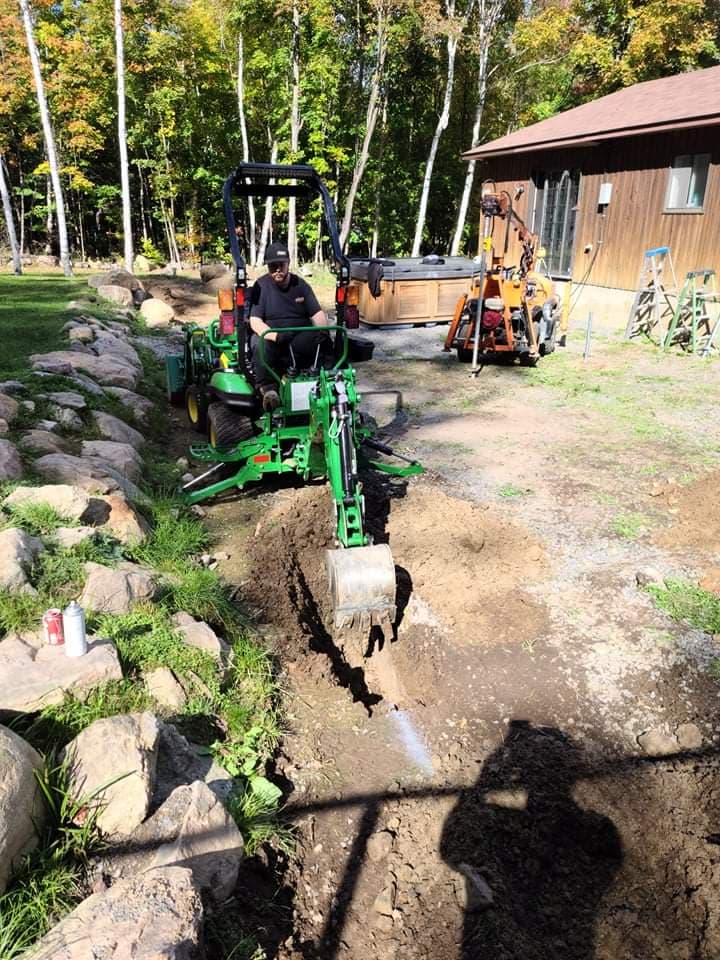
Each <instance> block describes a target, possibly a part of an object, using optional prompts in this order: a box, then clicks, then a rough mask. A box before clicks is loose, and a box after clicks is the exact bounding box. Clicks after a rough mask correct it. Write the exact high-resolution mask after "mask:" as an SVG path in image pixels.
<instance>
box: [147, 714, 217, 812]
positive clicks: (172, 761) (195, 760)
mask: <svg viewBox="0 0 720 960" xmlns="http://www.w3.org/2000/svg"><path fill="white" fill-rule="evenodd" d="M196 780H202V781H203V783H205V784H207V786H208V787H209V788H210V789H211V790H212V792H213V793H214V794H215V796H216V797H217V798H218V799H219V800H221V801H223V803H224V802H225V801H227V799H228V797H229V796H230V794H231V793H232V790H233V779H232V777H231V776H230V774H229V773H228V772H227V771H226V770H224V769H223V768H222V767H221V766H220V764H218V763H216V762H215V760H213V758H212V757H210V756H208V754H207V752H206V751H205V750H204V748H202V747H198V746H196V745H195V744H193V743H190V742H189V741H188V740H187V739H186V738H185V737H184V736H183V735H182V734H181V733H180V731H179V730H178V729H177V727H175V726H173V725H172V724H171V723H161V724H160V753H159V756H158V766H157V785H156V787H155V795H154V797H153V801H152V805H153V807H154V808H157V807H158V806H159V805H160V804H161V803H163V802H164V801H165V800H167V798H168V797H169V796H170V794H171V793H172V792H173V790H175V788H176V787H179V786H182V785H183V784H189V783H193V782H194V781H196Z"/></svg>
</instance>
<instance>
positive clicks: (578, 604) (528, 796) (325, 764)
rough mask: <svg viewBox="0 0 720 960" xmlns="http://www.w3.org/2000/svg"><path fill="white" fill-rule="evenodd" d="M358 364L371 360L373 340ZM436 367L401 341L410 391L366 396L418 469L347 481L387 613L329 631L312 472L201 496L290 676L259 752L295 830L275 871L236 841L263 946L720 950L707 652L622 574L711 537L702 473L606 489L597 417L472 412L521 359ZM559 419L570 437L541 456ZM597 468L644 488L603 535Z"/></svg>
mask: <svg viewBox="0 0 720 960" xmlns="http://www.w3.org/2000/svg"><path fill="white" fill-rule="evenodd" d="M410 352H412V351H410ZM386 359H387V358H386ZM420 359H424V358H420ZM405 369H407V368H405ZM428 370H429V373H428ZM366 371H367V372H366V373H365V376H366V379H367V382H368V383H369V384H370V385H371V386H380V387H382V386H384V385H385V379H384V378H386V376H387V365H385V366H384V367H383V366H382V365H378V366H377V367H374V365H369V366H368V368H366ZM456 371H457V368H456V367H455V368H453V367H447V366H446V367H443V366H442V365H441V364H438V363H437V362H433V363H432V365H431V366H430V367H429V368H428V367H427V366H422V367H421V366H420V365H418V367H417V369H416V370H414V371H413V375H412V376H410V375H406V382H405V383H404V384H403V386H404V389H405V399H406V401H409V402H407V406H406V412H404V413H402V415H400V416H398V415H397V411H395V413H393V414H388V421H389V422H388V424H387V425H386V432H387V435H388V436H390V437H392V438H393V439H394V441H397V442H400V443H401V444H402V445H403V449H404V450H405V452H409V453H412V454H413V455H416V456H419V457H420V458H421V459H423V460H425V461H426V462H429V463H430V464H431V465H432V466H433V467H434V469H433V470H432V471H431V472H430V474H429V475H428V476H426V477H424V478H422V479H419V480H411V481H409V482H405V481H403V482H400V481H388V480H379V479H377V478H376V477H367V478H365V494H366V499H367V503H368V511H369V527H370V529H371V532H372V533H373V535H374V537H375V539H376V540H378V541H380V542H383V541H385V540H387V541H388V542H389V543H390V544H391V548H392V551H393V557H394V560H395V564H396V574H397V587H398V606H399V613H398V619H397V621H396V623H395V625H394V628H393V629H392V630H388V631H385V632H384V633H379V632H378V631H377V630H375V631H373V632H372V633H371V634H370V635H358V634H357V633H353V632H348V633H345V634H339V635H336V634H335V633H334V631H333V629H332V626H331V616H330V609H329V605H328V598H327V589H326V584H325V570H324V551H325V549H326V548H327V547H328V546H331V543H332V525H331V518H330V516H331V515H330V501H329V495H328V492H327V490H326V489H325V487H324V486H323V485H313V486H309V487H305V488H300V487H293V486H287V485H282V484H281V485H277V486H275V487H273V488H269V487H266V488H263V489H262V490H259V491H250V492H248V493H246V494H244V495H243V496H242V497H241V498H236V499H233V498H229V499H227V500H226V501H225V502H222V503H218V504H216V505H213V506H211V507H210V509H209V523H210V526H211V529H212V531H213V532H214V534H215V535H216V537H217V538H218V540H219V543H220V549H222V550H223V551H225V552H227V553H228V554H229V555H230V559H229V560H227V561H224V562H223V563H222V564H221V568H222V572H223V574H224V575H225V577H226V578H227V579H228V580H230V581H232V582H233V583H234V584H235V585H236V586H237V599H238V602H239V603H240V604H241V605H242V606H243V607H245V609H246V610H248V612H249V613H250V615H251V616H252V617H253V618H254V619H255V620H256V621H257V622H258V623H260V624H261V625H262V626H261V630H262V631H263V632H264V634H265V636H266V639H267V641H268V642H269V643H270V644H271V645H272V646H273V648H274V651H275V653H276V655H277V658H278V662H279V663H280V665H281V670H282V673H281V682H282V684H283V686H284V688H285V690H286V694H287V710H288V718H287V719H288V723H287V733H286V736H285V738H284V741H283V744H282V747H281V751H280V755H279V756H278V758H277V761H276V767H275V770H274V771H273V774H274V776H275V777H276V779H277V781H278V782H279V783H280V784H281V785H282V786H283V787H284V790H285V793H286V798H287V807H286V814H287V816H288V818H289V820H290V821H291V822H292V823H293V824H294V826H295V829H296V836H297V851H296V855H295V856H294V857H293V858H292V859H291V861H290V862H289V863H286V864H284V865H283V866H282V869H280V870H278V871H277V872H275V873H273V869H274V866H277V865H275V864H274V863H273V862H262V859H261V860H260V861H258V859H257V858H255V860H254V861H249V862H248V863H246V867H245V873H244V877H243V881H242V883H243V886H242V890H241V894H240V897H239V899H240V902H242V903H244V909H246V911H247V916H248V922H250V921H251V925H252V928H253V929H254V930H255V931H256V932H258V931H259V934H260V939H261V942H262V943H263V945H264V947H265V950H266V952H267V956H268V957H269V958H278V960H300V958H317V960H333V958H336V957H337V958H351V960H360V958H363V960H365V958H372V957H377V958H394V957H396V958H401V957H402V958H413V960H414V958H418V960H419V958H424V960H446V958H447V960H520V958H523V960H525V958H528V960H541V958H542V960H555V958H557V960H561V958H562V960H639V958H642V960H716V958H719V957H720V833H719V831H720V763H719V762H718V756H717V744H718V734H719V733H720V727H719V726H718V720H717V704H718V686H717V682H716V681H715V680H713V678H712V677H711V676H710V675H709V673H708V669H707V668H708V664H709V663H710V660H711V659H712V658H713V657H714V656H717V654H718V652H720V651H718V649H717V646H714V645H713V644H714V641H713V640H712V639H711V638H710V637H707V636H704V635H701V634H699V633H698V631H693V630H691V629H689V628H688V627H687V626H682V625H677V624H673V623H671V622H670V621H669V620H668V619H667V617H666V616H665V615H664V614H662V613H661V612H660V611H658V610H657V609H656V608H655V607H654V606H653V604H652V602H651V600H650V599H649V597H648V596H647V595H646V594H645V593H643V592H642V591H639V590H638V589H637V587H636V585H635V572H636V571H637V570H638V569H639V568H642V567H643V566H646V565H649V564H654V565H655V566H660V567H661V569H662V570H663V572H665V573H667V574H678V573H685V574H688V573H690V574H692V575H697V573H698V572H702V568H704V565H707V564H708V563H712V562H713V560H714V559H715V560H717V557H716V554H715V553H714V552H713V548H709V547H708V540H707V518H708V517H710V516H711V513H712V511H711V512H710V513H708V511H706V512H705V515H704V516H705V520H704V521H703V520H702V519H700V518H699V517H698V510H699V509H700V508H701V507H702V506H703V505H705V504H706V503H707V502H708V491H712V490H713V489H715V486H716V483H717V475H715V477H713V476H712V475H709V476H703V477H701V478H700V479H699V480H698V481H697V484H698V485H700V486H698V487H697V488H696V487H695V486H693V485H692V484H691V485H689V486H688V485H687V484H686V485H685V486H684V487H683V488H682V491H681V492H680V494H679V495H678V491H677V489H676V486H677V485H676V484H674V483H673V482H672V478H670V482H668V483H667V484H665V485H664V486H663V488H662V492H661V494H658V493H657V491H655V490H652V489H651V488H652V486H653V485H657V484H656V481H655V480H654V479H652V482H651V479H650V478H649V479H648V481H647V483H644V482H643V483H640V484H639V483H638V482H637V473H636V474H635V477H636V479H635V483H634V484H633V485H632V491H630V488H629V486H628V488H627V491H626V490H625V488H624V487H623V482H624V480H625V478H627V477H628V476H629V475H630V474H629V471H632V470H633V469H636V467H634V465H632V464H630V465H629V463H628V462H627V461H620V462H615V461H613V460H612V458H608V457H603V456H599V455H598V454H597V446H595V447H594V448H593V456H586V455H585V453H584V446H583V444H584V443H586V442H587V438H588V437H594V436H602V435H604V433H605V434H606V433H607V428H606V423H605V421H603V420H602V419H597V420H595V419H593V416H594V415H593V416H590V415H588V413H587V411H586V410H582V411H579V412H578V411H574V410H572V409H568V410H564V411H563V413H564V417H563V422H562V426H561V428H560V432H559V433H558V435H557V441H556V444H555V445H553V428H552V425H550V429H549V430H546V436H545V437H544V438H543V441H544V442H543V443H542V444H535V445H532V446H530V445H529V444H528V433H527V431H528V421H527V418H522V417H519V418H518V419H517V421H513V420H512V419H510V420H508V419H504V420H502V427H501V428H498V424H499V422H500V421H498V418H497V416H495V415H494V413H493V411H494V410H495V409H497V408H498V391H505V392H506V393H507V396H505V397H504V398H503V402H504V403H505V404H506V407H505V409H518V410H522V409H523V396H522V395H521V394H520V392H519V391H521V390H522V382H520V381H518V380H517V379H516V378H513V379H509V378H505V379H503V377H504V374H507V371H505V372H504V373H503V371H499V370H498V371H491V372H490V374H489V376H490V378H491V379H489V380H488V381H486V382H485V384H484V385H483V384H481V385H480V386H479V389H478V391H477V401H476V403H475V404H474V406H473V407H472V408H468V404H467V399H466V398H467V390H468V388H467V384H466V382H465V378H464V377H463V380H462V381H461V380H460V379H459V377H458V376H457V373H456ZM418 372H420V376H418V375H417V373H418ZM394 378H395V380H396V381H397V380H402V378H403V368H397V369H396V370H394ZM448 384H449V386H448ZM489 387H491V388H492V389H489ZM453 391H454V393H453ZM435 395H437V396H440V397H441V398H442V403H443V404H445V403H448V404H449V405H452V404H454V406H451V410H452V412H451V413H450V414H449V422H451V424H452V427H453V432H454V434H453V435H454V436H455V437H458V436H461V437H463V439H464V440H465V442H466V444H467V445H468V446H467V449H466V450H465V451H458V450H457V449H453V457H451V458H448V457H447V450H444V451H443V450H440V454H441V457H440V458H438V457H437V453H438V447H437V439H436V438H437V435H438V423H439V422H440V421H441V417H439V416H438V408H437V406H436V407H435V408H433V406H432V402H431V404H430V408H429V412H428V413H427V414H424V413H422V412H421V413H417V414H416V413H413V412H412V410H413V407H412V402H413V401H414V399H415V398H416V397H417V399H418V400H419V401H425V400H427V398H428V396H429V397H430V399H431V401H432V398H433V396H435ZM448 395H450V399H449V400H448V399H447V398H448ZM536 398H537V393H535V394H534V399H535V400H536ZM417 409H422V405H420V406H419V407H418V408H417ZM534 409H538V407H537V403H536V404H535V407H534ZM485 411H487V412H485ZM440 413H441V414H442V415H443V416H445V413H444V411H443V410H442V408H441V410H440ZM483 418H485V419H483ZM463 420H465V422H466V426H465V429H464V432H463ZM530 422H532V421H530ZM381 425H382V424H381ZM484 425H487V426H488V428H489V430H490V435H493V447H492V451H491V453H492V457H493V460H494V463H495V468H494V472H493V470H488V469H487V466H488V464H487V459H488V452H487V448H486V447H483V445H482V443H483V439H482V438H483V435H487V430H486V429H485V426H484ZM573 437H574V438H576V439H575V440H574V441H573V443H575V444H576V446H575V448H574V452H573V453H572V455H568V454H563V453H559V450H560V444H562V443H569V439H568V438H573ZM531 439H532V438H530V440H531ZM631 452H632V453H633V455H635V456H638V457H639V456H640V452H639V451H638V450H637V449H635V450H634V451H632V450H631ZM455 454H458V456H455ZM664 454H665V455H666V456H667V457H668V459H670V458H671V457H676V456H679V454H676V452H675V451H673V450H667V451H664ZM627 455H628V456H630V453H628V454H627ZM558 457H560V459H561V460H562V461H563V471H562V478H561V481H560V482H559V480H558V462H559V461H558ZM443 459H444V460H445V461H452V463H453V467H452V469H450V468H448V469H444V468H443V466H442V461H443ZM458 461H459V466H458ZM529 463H530V464H531V465H532V467H531V470H529V469H528V464H529ZM503 470H506V471H507V473H503V472H502V471H503ZM508 473H509V476H510V477H513V476H516V477H518V476H519V477H525V476H527V478H528V479H527V481H525V482H526V484H527V486H528V487H529V486H530V484H532V486H533V489H532V490H530V491H529V492H528V494H527V496H526V495H525V494H524V492H523V496H520V495H518V496H517V497H512V498H509V497H507V496H506V495H505V494H504V493H503V492H500V493H499V492H498V491H499V490H502V488H501V486H500V485H501V481H502V480H503V477H507V476H508ZM489 477H490V478H491V480H489V479H488V478H489ZM643 484H644V485H643ZM703 484H704V485H705V486H702V485H703ZM598 487H600V488H611V489H613V491H614V493H616V492H617V491H620V495H621V496H622V497H625V498H626V499H625V500H621V501H620V502H621V506H622V508H623V509H628V510H629V509H640V508H642V509H647V511H648V513H649V514H650V513H651V512H652V516H653V517H655V518H656V521H655V526H654V527H653V529H652V531H650V532H648V534H647V536H644V537H641V538H640V539H639V540H638V541H637V542H625V541H624V540H622V538H620V537H619V536H617V535H615V534H613V533H612V527H611V526H608V520H609V513H608V510H607V500H606V499H603V498H601V497H598V498H597V500H593V499H591V498H589V497H588V490H594V489H597V488H598ZM678 496H679V499H678ZM638 504H639V506H638ZM714 516H715V514H714V513H712V517H714ZM712 517H711V519H712ZM713 522H714V521H713ZM703 524H705V533H703ZM673 530H675V534H676V535H673V532H672V531H673ZM667 538H669V539H667ZM693 565H694V566H693ZM698 565H699V566H698ZM695 568H697V569H695ZM648 731H650V732H651V733H653V734H658V733H659V734H664V735H665V737H666V738H667V737H670V738H674V740H673V743H674V744H675V748H674V753H673V755H672V756H667V755H655V754H662V750H660V749H658V750H657V751H654V752H653V751H652V750H643V749H641V747H640V745H639V740H638V738H639V737H641V735H642V734H643V733H646V732H648Z"/></svg>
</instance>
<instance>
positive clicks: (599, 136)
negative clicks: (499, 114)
mask: <svg viewBox="0 0 720 960" xmlns="http://www.w3.org/2000/svg"><path fill="white" fill-rule="evenodd" d="M718 124H720V113H717V114H714V115H712V116H705V117H702V118H699V119H696V120H681V121H672V122H670V123H653V124H648V125H647V126H644V127H632V128H630V129H628V128H625V129H617V130H606V131H603V132H602V133H592V134H585V135H582V136H578V137H564V138H562V139H560V140H544V141H543V140H539V141H537V142H536V143H524V144H521V145H519V146H517V147H513V146H508V147H498V148H497V149H493V148H492V141H491V143H489V144H487V145H486V146H484V147H483V146H481V147H476V148H475V149H474V150H466V151H465V153H463V154H462V159H463V160H485V159H486V158H490V157H512V156H515V155H516V154H521V153H538V152H540V151H541V150H562V149H563V147H579V146H584V147H592V146H595V145H596V144H598V143H600V142H601V141H603V140H619V139H620V138H625V137H639V136H646V135H647V134H651V133H667V132H672V131H674V130H688V129H690V128H692V127H712V126H717V125H718Z"/></svg>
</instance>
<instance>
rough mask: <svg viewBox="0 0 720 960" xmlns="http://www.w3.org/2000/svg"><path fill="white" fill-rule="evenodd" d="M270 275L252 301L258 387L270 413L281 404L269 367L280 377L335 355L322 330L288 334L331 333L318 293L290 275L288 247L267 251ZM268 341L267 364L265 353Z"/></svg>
mask: <svg viewBox="0 0 720 960" xmlns="http://www.w3.org/2000/svg"><path fill="white" fill-rule="evenodd" d="M265 263H266V264H267V268H268V272H267V274H266V275H265V276H263V277H258V279H257V280H256V281H255V283H254V285H253V288H252V295H251V298H250V327H251V329H252V331H253V333H254V334H255V335H256V336H254V337H253V341H252V361H253V370H254V372H255V384H256V386H257V388H258V390H259V391H260V394H261V396H262V400H263V409H264V410H274V409H275V408H276V407H277V406H278V405H279V403H280V397H279V395H278V392H277V389H276V386H277V384H276V381H275V380H273V377H272V374H271V373H270V371H269V370H268V369H267V366H270V367H272V369H273V370H274V371H275V372H276V373H278V374H280V373H282V372H284V371H285V370H286V369H287V367H288V365H289V364H290V363H293V361H294V366H295V367H296V368H297V369H298V370H301V369H307V368H308V367H312V365H313V364H314V363H315V360H316V358H317V359H318V361H321V360H323V359H324V357H325V355H326V354H327V353H328V352H329V350H330V346H331V344H330V338H329V336H328V334H327V333H326V332H323V331H322V330H301V331H287V332H285V328H287V327H302V326H314V327H326V326H327V325H328V320H327V317H326V316H325V311H324V310H323V309H322V308H321V307H320V304H319V303H318V300H317V297H316V296H315V294H314V293H313V290H312V287H311V286H310V284H309V283H306V282H305V281H304V280H303V279H302V277H298V276H296V275H295V274H294V273H290V253H289V249H288V246H287V244H285V243H271V244H270V245H269V246H268V248H267V250H266V251H265ZM266 330H270V331H271V332H270V333H268V335H267V336H266V337H264V338H263V352H264V357H265V364H266V365H267V366H266V365H265V364H263V362H262V358H261V353H260V334H262V333H264V332H265V331H266ZM291 351H292V352H291Z"/></svg>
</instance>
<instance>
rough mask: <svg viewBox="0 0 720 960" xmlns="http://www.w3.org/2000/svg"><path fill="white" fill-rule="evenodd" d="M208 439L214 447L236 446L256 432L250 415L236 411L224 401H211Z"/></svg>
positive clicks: (208, 418) (208, 417)
mask: <svg viewBox="0 0 720 960" xmlns="http://www.w3.org/2000/svg"><path fill="white" fill-rule="evenodd" d="M207 420H208V439H209V440H210V445H211V446H212V447H234V446H235V444H237V443H242V442H243V440H249V439H250V438H251V437H252V436H253V435H254V433H255V431H254V430H253V423H252V420H251V419H250V417H244V416H243V415H242V414H241V413H235V411H234V410H231V409H230V407H227V406H226V405H225V404H224V403H217V402H216V403H211V404H210V407H209V409H208V416H207Z"/></svg>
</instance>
